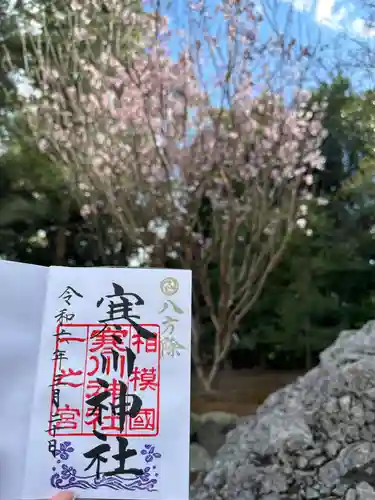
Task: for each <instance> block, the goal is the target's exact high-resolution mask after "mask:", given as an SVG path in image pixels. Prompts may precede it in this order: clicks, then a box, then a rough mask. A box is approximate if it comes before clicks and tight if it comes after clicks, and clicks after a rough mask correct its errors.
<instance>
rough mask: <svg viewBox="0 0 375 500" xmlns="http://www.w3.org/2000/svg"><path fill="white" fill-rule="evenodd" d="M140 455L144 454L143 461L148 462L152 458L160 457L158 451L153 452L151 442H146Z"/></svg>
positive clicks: (153, 448) (153, 447)
mask: <svg viewBox="0 0 375 500" xmlns="http://www.w3.org/2000/svg"><path fill="white" fill-rule="evenodd" d="M141 455H145V462H147V463H150V462H152V461H153V460H154V458H160V457H161V455H160V453H156V452H155V446H154V445H151V444H146V445H145V447H144V449H143V450H142V451H141Z"/></svg>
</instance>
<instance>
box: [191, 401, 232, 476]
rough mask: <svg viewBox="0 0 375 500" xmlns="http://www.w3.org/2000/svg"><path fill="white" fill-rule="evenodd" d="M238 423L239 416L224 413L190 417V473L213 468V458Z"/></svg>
mask: <svg viewBox="0 0 375 500" xmlns="http://www.w3.org/2000/svg"><path fill="white" fill-rule="evenodd" d="M237 421H238V417H237V415H234V414H232V413H226V412H222V411H212V412H209V413H204V414H203V415H197V414H195V413H192V414H191V415H190V472H202V471H207V470H209V469H210V468H211V467H212V458H213V457H214V456H215V454H216V452H217V451H218V450H219V448H221V446H222V445H223V444H224V443H225V437H226V435H227V434H228V432H229V431H230V430H232V429H235V428H236V425H237Z"/></svg>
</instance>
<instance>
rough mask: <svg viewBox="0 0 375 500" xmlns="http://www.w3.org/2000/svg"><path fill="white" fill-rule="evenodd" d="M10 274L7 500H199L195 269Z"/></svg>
mask: <svg viewBox="0 0 375 500" xmlns="http://www.w3.org/2000/svg"><path fill="white" fill-rule="evenodd" d="M0 278H1V282H2V284H3V286H2V289H1V292H0V294H1V295H0V299H3V300H1V301H0V327H2V328H1V330H2V335H3V338H5V336H8V337H9V338H7V339H6V340H5V341H4V344H3V345H5V346H9V349H8V350H7V349H4V352H3V353H1V354H0V366H1V372H0V376H1V377H2V378H1V396H4V398H3V408H2V409H3V412H2V414H1V416H0V424H2V429H3V430H6V432H7V433H8V429H9V433H8V435H7V437H6V439H5V443H4V442H3V441H2V442H1V448H0V495H1V497H0V500H12V499H18V498H21V499H25V500H28V499H30V500H31V499H33V500H36V499H43V498H50V497H51V495H53V494H54V493H56V492H57V491H59V490H71V491H73V492H75V493H76V494H77V495H78V496H79V497H80V498H108V499H110V498H114V499H115V498H122V499H123V498H127V499H145V500H147V499H155V500H156V499H159V498H160V499H161V498H163V500H168V499H171V500H172V498H173V500H175V499H178V498H181V499H184V500H185V499H187V498H188V488H189V415H190V340H191V273H190V272H189V271H180V270H164V269H134V268H127V269H123V268H63V267H51V268H43V267H38V266H29V265H26V264H18V263H13V262H6V261H0ZM4 283H5V284H6V286H5V285H4ZM9 289H10V294H9V293H8V290H9ZM9 354H10V358H9ZM26 365H27V368H25V366H26ZM5 380H6V382H5ZM9 384H10V385H9ZM9 387H11V390H9ZM4 408H5V410H4ZM13 421H14V425H13V427H12V424H13ZM22 479H23V481H22Z"/></svg>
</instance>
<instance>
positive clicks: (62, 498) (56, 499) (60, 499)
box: [51, 491, 74, 500]
mask: <svg viewBox="0 0 375 500" xmlns="http://www.w3.org/2000/svg"><path fill="white" fill-rule="evenodd" d="M73 498H74V496H73V493H71V492H70V491H60V492H59V493H57V495H54V496H53V497H52V499H51V500H73Z"/></svg>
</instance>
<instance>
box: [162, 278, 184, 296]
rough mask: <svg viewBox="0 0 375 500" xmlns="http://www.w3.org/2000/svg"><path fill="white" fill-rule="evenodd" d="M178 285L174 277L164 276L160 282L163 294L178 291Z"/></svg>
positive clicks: (172, 293)
mask: <svg viewBox="0 0 375 500" xmlns="http://www.w3.org/2000/svg"><path fill="white" fill-rule="evenodd" d="M179 288H180V285H179V283H178V281H177V280H176V278H170V277H169V278H164V279H163V281H162V282H161V283H160V290H161V291H162V292H163V293H164V295H174V294H175V293H177V292H178V289H179Z"/></svg>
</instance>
